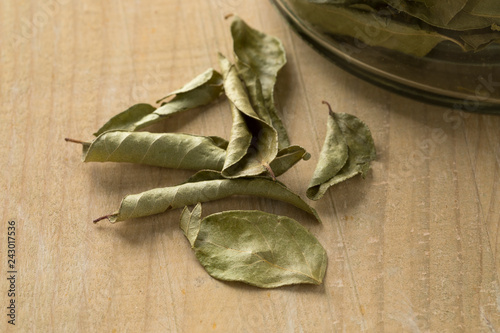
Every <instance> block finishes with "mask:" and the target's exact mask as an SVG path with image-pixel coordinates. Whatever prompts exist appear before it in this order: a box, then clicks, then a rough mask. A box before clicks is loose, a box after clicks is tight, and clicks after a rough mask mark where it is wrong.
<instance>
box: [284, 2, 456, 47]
mask: <svg viewBox="0 0 500 333" xmlns="http://www.w3.org/2000/svg"><path fill="white" fill-rule="evenodd" d="M290 3H291V4H292V5H293V6H294V9H295V10H296V11H297V12H300V13H301V15H302V16H303V17H304V18H306V19H307V20H308V21H309V22H310V23H311V24H312V25H316V26H319V27H321V28H322V29H324V32H326V33H330V34H335V35H345V36H350V37H354V38H357V39H359V40H360V41H362V42H363V43H365V44H367V45H370V46H380V47H384V48H388V49H392V50H395V51H399V52H403V53H406V54H410V55H414V56H417V57H423V56H425V55H426V54H427V53H429V52H430V51H431V50H432V49H433V48H434V47H435V46H436V45H437V44H439V43H441V42H443V41H446V40H449V41H452V42H454V43H456V44H458V45H459V46H462V43H460V42H458V41H457V40H455V39H454V38H451V37H448V36H445V35H442V34H440V33H438V32H436V31H434V30H431V29H424V28H422V27H421V26H420V25H419V24H418V23H403V22H399V21H397V20H394V19H392V18H391V17H385V16H381V15H380V14H378V13H370V12H366V11H361V10H357V9H350V8H347V7H343V6H335V5H328V6H325V5H322V4H313V3H305V2H303V1H302V0H290ZM367 25H368V27H369V28H370V30H371V32H370V33H369V34H367V33H366V28H367ZM375 29H376V31H373V30H375Z"/></svg>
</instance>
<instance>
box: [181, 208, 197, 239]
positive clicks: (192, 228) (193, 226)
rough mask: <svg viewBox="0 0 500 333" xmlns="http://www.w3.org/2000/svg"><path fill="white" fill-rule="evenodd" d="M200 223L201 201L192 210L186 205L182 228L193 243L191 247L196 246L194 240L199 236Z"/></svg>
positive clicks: (182, 216)
mask: <svg viewBox="0 0 500 333" xmlns="http://www.w3.org/2000/svg"><path fill="white" fill-rule="evenodd" d="M200 223H201V203H199V202H198V204H197V205H196V206H195V207H194V208H193V210H192V211H191V212H190V211H189V209H188V208H187V206H186V207H184V209H183V210H182V213H181V229H182V231H183V232H184V235H185V236H186V238H187V239H188V241H189V244H191V247H194V242H195V241H196V237H198V232H199V231H200Z"/></svg>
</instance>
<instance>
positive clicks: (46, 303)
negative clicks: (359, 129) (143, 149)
mask: <svg viewBox="0 0 500 333" xmlns="http://www.w3.org/2000/svg"><path fill="white" fill-rule="evenodd" d="M42 3H44V2H38V1H27V0H26V1H8V0H7V1H2V2H0V15H1V19H0V38H1V39H0V43H1V44H0V54H1V70H0V82H1V91H0V94H1V97H0V101H1V102H0V103H1V111H0V123H1V126H2V127H1V128H2V130H1V131H0V138H1V142H2V145H1V146H0V153H1V156H2V158H1V163H2V164H1V169H0V175H1V182H0V184H1V186H2V190H1V192H0V203H1V207H2V208H1V210H0V211H1V217H2V218H1V221H2V230H1V235H2V236H1V237H0V248H1V251H0V253H1V254H2V258H1V265H0V267H1V268H0V271H1V274H0V281H1V282H0V295H1V296H0V305H1V308H2V309H3V310H2V316H1V318H2V320H1V321H0V331H3V332H5V331H8V332H17V331H19V332H170V331H172V332H211V331H214V332H217V331H219V332H330V331H346V332H360V331H367V332H382V331H385V332H400V331H405V332H406V331H407V332H420V331H421V332H426V331H432V332H460V331H464V332H494V331H495V329H496V330H498V329H500V315H499V311H500V290H499V284H498V273H499V272H500V270H499V268H500V254H499V253H498V251H499V249H500V238H499V232H500V228H499V227H500V181H499V175H500V117H498V116H492V115H476V114H462V113H458V112H456V111H454V110H451V109H446V108H441V107H434V106H430V105H426V104H422V103H419V102H416V101H412V100H408V99H406V98H403V97H399V96H396V95H394V94H392V93H389V92H386V91H385V90H381V89H380V88H377V87H375V86H373V85H370V84H368V83H365V82H363V81H361V80H359V79H358V78H356V77H353V76H351V75H350V74H347V73H346V72H344V71H343V70H342V69H340V68H337V67H336V66H335V65H333V64H332V63H330V62H329V61H328V60H326V59H325V58H323V57H322V56H320V55H318V54H317V53H316V52H315V51H313V50H312V49H311V48H309V47H308V46H307V45H306V44H305V43H304V42H303V41H302V40H301V39H300V38H299V37H297V35H296V34H295V33H294V32H293V31H291V29H290V28H289V27H288V26H287V24H286V23H285V22H284V20H283V19H282V18H281V17H280V15H279V14H278V12H277V11H276V10H275V9H274V8H273V7H272V6H271V4H270V3H269V2H268V1H264V0H258V1H249V0H248V1H247V0H217V1H216V0H213V1H206V0H190V1H174V0H161V1H160V0H149V1H123V2H122V1H107V2H103V1H97V0H85V1H76V0H75V1H72V0H51V1H46V2H45V3H48V5H45V7H44V5H42ZM229 13H238V14H239V15H240V16H241V17H242V18H243V19H245V20H246V21H247V22H248V23H249V24H250V25H252V26H253V27H255V28H257V29H260V30H263V31H265V32H267V33H269V34H272V35H275V36H277V37H279V38H280V39H281V40H282V41H283V43H284V45H285V47H286V49H287V52H288V64H287V66H286V67H285V68H284V70H283V71H282V72H281V74H280V77H279V82H278V85H277V88H276V90H277V91H276V102H277V104H278V107H279V109H280V110H281V112H282V115H283V119H284V122H285V125H286V126H287V128H288V131H289V134H290V137H291V140H292V142H293V143H296V144H300V145H302V146H303V147H305V148H306V149H307V150H308V151H309V152H310V153H311V154H312V158H311V159H310V160H309V161H307V162H301V163H300V164H299V165H297V166H296V167H294V168H293V169H292V170H290V171H289V172H288V173H287V174H286V175H284V176H283V177H281V179H282V181H283V182H285V183H286V184H288V185H289V186H290V187H291V188H292V189H293V190H295V191H297V192H298V193H300V194H301V195H302V196H305V188H306V186H307V183H308V181H309V179H310V177H311V175H312V172H313V170H314V167H315V165H316V162H317V159H318V154H319V151H320V148H321V145H322V142H323V138H324V135H325V131H326V126H325V121H326V118H327V109H326V108H325V106H324V105H322V104H321V101H322V100H327V101H329V102H330V103H331V104H332V106H333V108H334V110H336V111H341V112H349V113H352V114H355V115H357V116H359V117H360V118H361V119H363V120H364V121H365V122H366V123H367V124H368V125H369V126H370V128H371V129H372V132H373V135H374V139H375V142H376V146H377V150H378V157H377V161H376V162H374V163H373V168H372V171H371V172H370V173H369V175H368V176H367V178H366V179H364V180H363V179H362V178H360V177H359V178H354V179H352V180H350V181H348V182H345V183H343V184H340V185H338V186H336V187H334V188H331V189H330V190H329V192H328V193H327V195H326V196H325V197H324V199H322V200H321V201H318V202H314V203H312V205H313V206H314V207H315V208H316V209H317V210H318V212H319V214H320V215H321V217H322V219H323V224H322V225H317V224H315V223H314V221H313V220H312V219H311V218H310V217H309V216H308V215H306V214H303V213H302V212H300V211H298V210H297V209H290V206H289V205H287V204H281V203H279V202H275V201H269V200H265V199H255V198H241V197H240V198H232V199H227V200H223V201H218V202H213V203H209V204H205V205H204V211H205V213H206V214H210V213H213V212H217V211H221V210H227V209H260V210H263V211H266V212H271V213H276V214H281V215H287V216H291V217H293V218H295V219H297V220H299V221H301V222H302V223H303V225H304V226H306V227H307V228H308V229H309V230H310V231H311V232H312V233H313V234H314V235H316V236H317V237H318V239H319V240H320V242H321V243H322V244H323V245H324V247H325V248H326V250H327V252H328V269H327V273H326V278H325V281H324V284H323V285H321V286H291V287H283V288H279V289H272V290H262V289H257V288H253V287H249V286H246V285H241V284H236V283H224V282H219V281H217V280H214V279H212V278H211V277H210V276H209V275H208V274H207V273H206V272H205V271H204V270H203V268H202V267H201V266H200V264H199V263H198V262H197V260H196V258H195V256H194V254H193V252H192V250H191V249H190V247H189V245H188V242H187V241H186V239H185V238H184V235H183V234H182V232H181V230H180V229H179V225H178V218H179V214H180V212H179V210H175V211H171V212H169V213H165V214H161V215H157V216H154V217H149V218H142V219H137V220H132V221H128V222H125V223H120V224H115V225H111V224H109V223H101V224H98V225H94V224H92V219H93V218H96V217H98V216H101V215H103V214H106V213H110V212H112V211H114V210H115V209H116V208H117V207H118V205H119V202H120V200H121V198H122V196H124V195H126V194H129V193H137V192H140V191H143V190H147V189H150V188H153V187H160V186H169V185H173V184H177V183H179V182H181V181H182V180H184V179H185V178H187V177H188V176H189V175H190V174H191V172H188V171H177V170H166V169H160V168H155V167H147V166H136V165H129V164H119V165H118V164H82V163H81V162H80V147H78V146H77V145H74V144H69V143H66V142H65V141H64V138H65V137H72V138H75V139H82V140H90V139H92V133H93V132H94V131H95V130H96V129H97V128H99V127H100V126H101V125H102V124H103V123H104V122H105V121H106V120H107V119H108V118H110V117H111V116H113V115H114V114H116V113H118V112H120V111H122V110H124V109H125V108H126V107H127V106H130V105H132V104H135V103H137V102H148V103H154V101H155V100H156V99H158V98H160V97H163V96H164V95H165V94H166V93H167V92H170V91H172V90H174V89H177V88H179V87H180V86H182V85H183V84H184V83H185V82H187V81H189V80H190V79H191V78H193V77H194V76H195V75H197V74H198V73H201V72H202V71H204V70H205V69H206V68H208V67H212V66H213V67H215V68H218V62H217V52H218V51H220V52H222V53H224V54H226V55H228V56H231V54H232V52H231V47H232V44H231V38H230V34H229V29H228V28H229V23H230V22H229V21H226V20H224V16H225V15H227V14H229ZM494 74H495V75H497V77H496V79H495V80H497V81H498V80H500V78H499V77H498V74H499V73H494ZM230 126H231V119H230V113H229V106H228V104H227V102H226V101H224V100H221V101H220V103H217V104H214V105H211V106H209V107H205V108H201V109H198V110H194V111H192V112H189V113H185V114H183V115H179V116H176V117H173V118H171V119H170V120H168V121H167V122H165V123H164V124H161V125H156V126H153V127H152V128H151V130H152V131H169V132H190V133H196V134H203V135H220V136H223V137H226V138H228V137H229V133H230ZM9 221H15V223H16V235H15V250H16V252H15V255H16V257H15V260H16V262H15V270H16V272H17V273H15V275H16V280H15V291H16V295H15V302H16V303H15V304H16V321H15V323H16V326H15V327H12V325H9V324H8V323H7V319H8V317H7V316H6V314H7V313H8V311H9V310H8V309H6V307H7V306H9V301H10V299H11V298H10V297H8V295H7V294H8V289H9V287H10V282H9V281H8V280H7V278H8V277H9V273H7V271H8V270H10V269H9V267H8V266H7V264H8V262H7V260H8V258H7V248H8V238H7V232H8V229H7V227H8V222H9Z"/></svg>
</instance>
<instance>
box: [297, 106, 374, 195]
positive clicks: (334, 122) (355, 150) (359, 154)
mask: <svg viewBox="0 0 500 333" xmlns="http://www.w3.org/2000/svg"><path fill="white" fill-rule="evenodd" d="M325 104H328V103H326V102H325ZM328 107H329V108H330V105H328ZM329 111H330V113H329V119H328V127H327V134H326V138H325V142H324V144H323V148H322V149H321V153H320V156H319V161H318V165H317V167H316V170H315V171H314V174H313V177H312V179H311V182H310V183H309V187H308V189H307V191H306V195H307V197H308V198H309V199H312V200H319V199H321V197H323V195H324V194H325V192H326V190H327V189H328V188H329V187H330V186H333V185H335V184H338V183H340V182H342V181H344V180H346V179H349V178H351V177H354V176H355V175H357V174H361V175H362V176H363V177H364V176H365V174H366V172H368V170H369V168H370V162H371V161H373V160H374V159H375V157H376V151H375V144H374V142H373V138H372V135H371V132H370V129H369V128H368V126H366V125H365V123H363V122H362V121H361V120H359V119H358V118H357V117H355V116H353V115H350V114H347V113H334V112H332V110H331V109H330V110H329Z"/></svg>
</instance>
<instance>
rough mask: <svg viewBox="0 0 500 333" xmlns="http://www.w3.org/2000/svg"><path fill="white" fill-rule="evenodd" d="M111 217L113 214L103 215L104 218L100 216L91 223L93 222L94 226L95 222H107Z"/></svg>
mask: <svg viewBox="0 0 500 333" xmlns="http://www.w3.org/2000/svg"><path fill="white" fill-rule="evenodd" d="M111 216H113V214H109V215H104V216H101V217H99V218H96V219H95V220H94V221H92V222H94V224H96V223H97V222H99V221H102V220H105V219H108V220H109V218H110V217H111Z"/></svg>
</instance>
